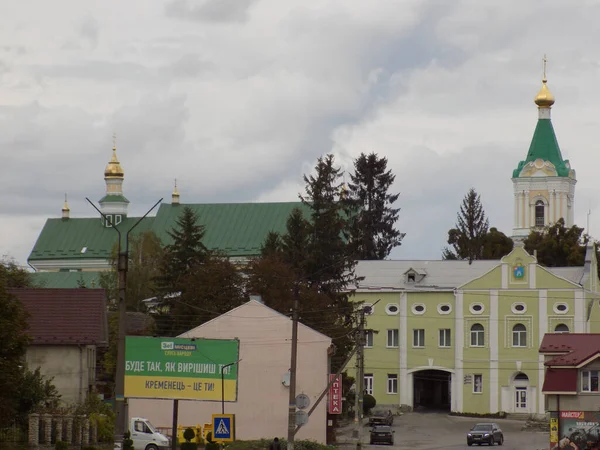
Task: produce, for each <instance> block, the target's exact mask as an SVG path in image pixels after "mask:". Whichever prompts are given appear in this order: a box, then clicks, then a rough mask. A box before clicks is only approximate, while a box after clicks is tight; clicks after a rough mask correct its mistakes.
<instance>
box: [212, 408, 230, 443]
mask: <svg viewBox="0 0 600 450" xmlns="http://www.w3.org/2000/svg"><path fill="white" fill-rule="evenodd" d="M234 419H235V416H234V415H233V414H213V416H212V429H213V439H214V440H215V441H220V442H233V440H234V435H235V433H234V431H235V420H234Z"/></svg>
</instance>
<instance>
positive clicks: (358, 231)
mask: <svg viewBox="0 0 600 450" xmlns="http://www.w3.org/2000/svg"><path fill="white" fill-rule="evenodd" d="M387 163H388V161H387V158H385V157H381V158H380V157H379V156H378V155H377V154H376V153H371V154H369V155H365V154H364V153H361V155H360V156H359V157H358V158H357V159H355V160H354V174H351V175H350V179H351V183H349V188H350V189H349V195H348V197H347V198H346V199H345V202H346V204H347V209H348V216H349V222H350V223H349V235H350V236H349V238H350V246H351V251H352V253H353V255H354V258H356V259H359V260H373V259H385V258H386V257H387V256H388V255H389V254H390V252H391V251H392V249H394V248H395V247H398V246H399V245H401V243H402V238H404V233H401V232H400V231H398V230H397V229H396V228H395V227H394V226H395V223H396V221H397V220H398V215H399V214H398V213H399V211H400V208H393V207H392V205H393V204H394V203H395V202H396V200H398V197H399V194H390V192H389V190H390V188H391V187H392V184H393V183H394V180H395V178H396V176H395V175H394V174H393V173H392V171H391V170H388V168H387Z"/></svg>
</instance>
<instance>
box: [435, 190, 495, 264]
mask: <svg viewBox="0 0 600 450" xmlns="http://www.w3.org/2000/svg"><path fill="white" fill-rule="evenodd" d="M488 227H489V222H488V219H487V218H486V217H485V212H484V211H483V206H482V204H481V198H480V196H479V194H477V192H476V191H475V189H473V188H471V189H469V192H467V195H465V198H464V199H463V201H462V204H461V206H460V211H459V212H458V214H457V221H456V228H452V229H451V230H449V231H448V244H450V245H451V246H452V248H448V247H446V249H444V251H443V258H444V259H468V260H469V261H473V260H474V259H483V246H484V243H485V236H486V235H487V232H488Z"/></svg>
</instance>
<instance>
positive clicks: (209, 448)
mask: <svg viewBox="0 0 600 450" xmlns="http://www.w3.org/2000/svg"><path fill="white" fill-rule="evenodd" d="M204 450H219V444H218V443H216V442H214V441H213V440H212V432H209V433H208V434H207V435H206V444H204Z"/></svg>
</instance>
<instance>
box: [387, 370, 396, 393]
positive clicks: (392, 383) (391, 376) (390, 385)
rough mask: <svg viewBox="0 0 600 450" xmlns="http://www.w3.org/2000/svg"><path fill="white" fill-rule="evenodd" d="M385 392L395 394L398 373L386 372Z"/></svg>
mask: <svg viewBox="0 0 600 450" xmlns="http://www.w3.org/2000/svg"><path fill="white" fill-rule="evenodd" d="M387 393H388V394H397V393H398V375H396V374H395V373H388V377H387Z"/></svg>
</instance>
